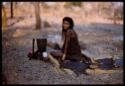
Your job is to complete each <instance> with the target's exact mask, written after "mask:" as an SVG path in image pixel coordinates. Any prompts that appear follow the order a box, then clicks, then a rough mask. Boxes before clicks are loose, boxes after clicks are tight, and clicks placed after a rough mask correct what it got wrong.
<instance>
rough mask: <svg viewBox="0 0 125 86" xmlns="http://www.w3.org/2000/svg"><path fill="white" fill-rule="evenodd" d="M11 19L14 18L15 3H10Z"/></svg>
mask: <svg viewBox="0 0 125 86" xmlns="http://www.w3.org/2000/svg"><path fill="white" fill-rule="evenodd" d="M10 4H11V5H10V9H11V18H13V2H10Z"/></svg>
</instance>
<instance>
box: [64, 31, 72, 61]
mask: <svg viewBox="0 0 125 86" xmlns="http://www.w3.org/2000/svg"><path fill="white" fill-rule="evenodd" d="M70 36H71V34H70V32H67V33H66V36H65V40H66V41H65V42H66V43H65V47H64V54H63V57H62V60H64V59H65V57H66V53H67V48H68V43H69V41H70Z"/></svg>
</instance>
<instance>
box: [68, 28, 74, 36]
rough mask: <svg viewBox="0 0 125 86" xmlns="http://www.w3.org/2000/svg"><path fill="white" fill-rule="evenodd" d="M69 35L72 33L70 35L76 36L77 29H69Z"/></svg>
mask: <svg viewBox="0 0 125 86" xmlns="http://www.w3.org/2000/svg"><path fill="white" fill-rule="evenodd" d="M67 35H70V36H75V31H74V30H73V29H69V30H68V31H67Z"/></svg>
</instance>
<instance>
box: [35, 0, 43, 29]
mask: <svg viewBox="0 0 125 86" xmlns="http://www.w3.org/2000/svg"><path fill="white" fill-rule="evenodd" d="M34 6H35V17H36V29H40V28H41V18H40V4H39V2H35V3H34Z"/></svg>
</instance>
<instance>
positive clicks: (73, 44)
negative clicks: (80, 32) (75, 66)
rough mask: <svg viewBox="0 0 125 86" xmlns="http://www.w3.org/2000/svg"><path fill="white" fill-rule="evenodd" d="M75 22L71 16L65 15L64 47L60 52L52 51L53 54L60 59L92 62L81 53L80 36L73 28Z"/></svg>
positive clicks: (63, 23)
mask: <svg viewBox="0 0 125 86" xmlns="http://www.w3.org/2000/svg"><path fill="white" fill-rule="evenodd" d="M73 27H74V22H73V20H72V18H70V17H64V18H63V21H62V40H64V44H63V47H62V49H61V51H59V52H51V55H52V56H53V57H55V58H57V59H58V60H61V61H64V60H71V61H84V62H91V59H90V58H88V57H87V56H85V55H83V54H82V53H81V48H80V45H79V41H78V37H77V34H76V32H75V30H74V29H73Z"/></svg>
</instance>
